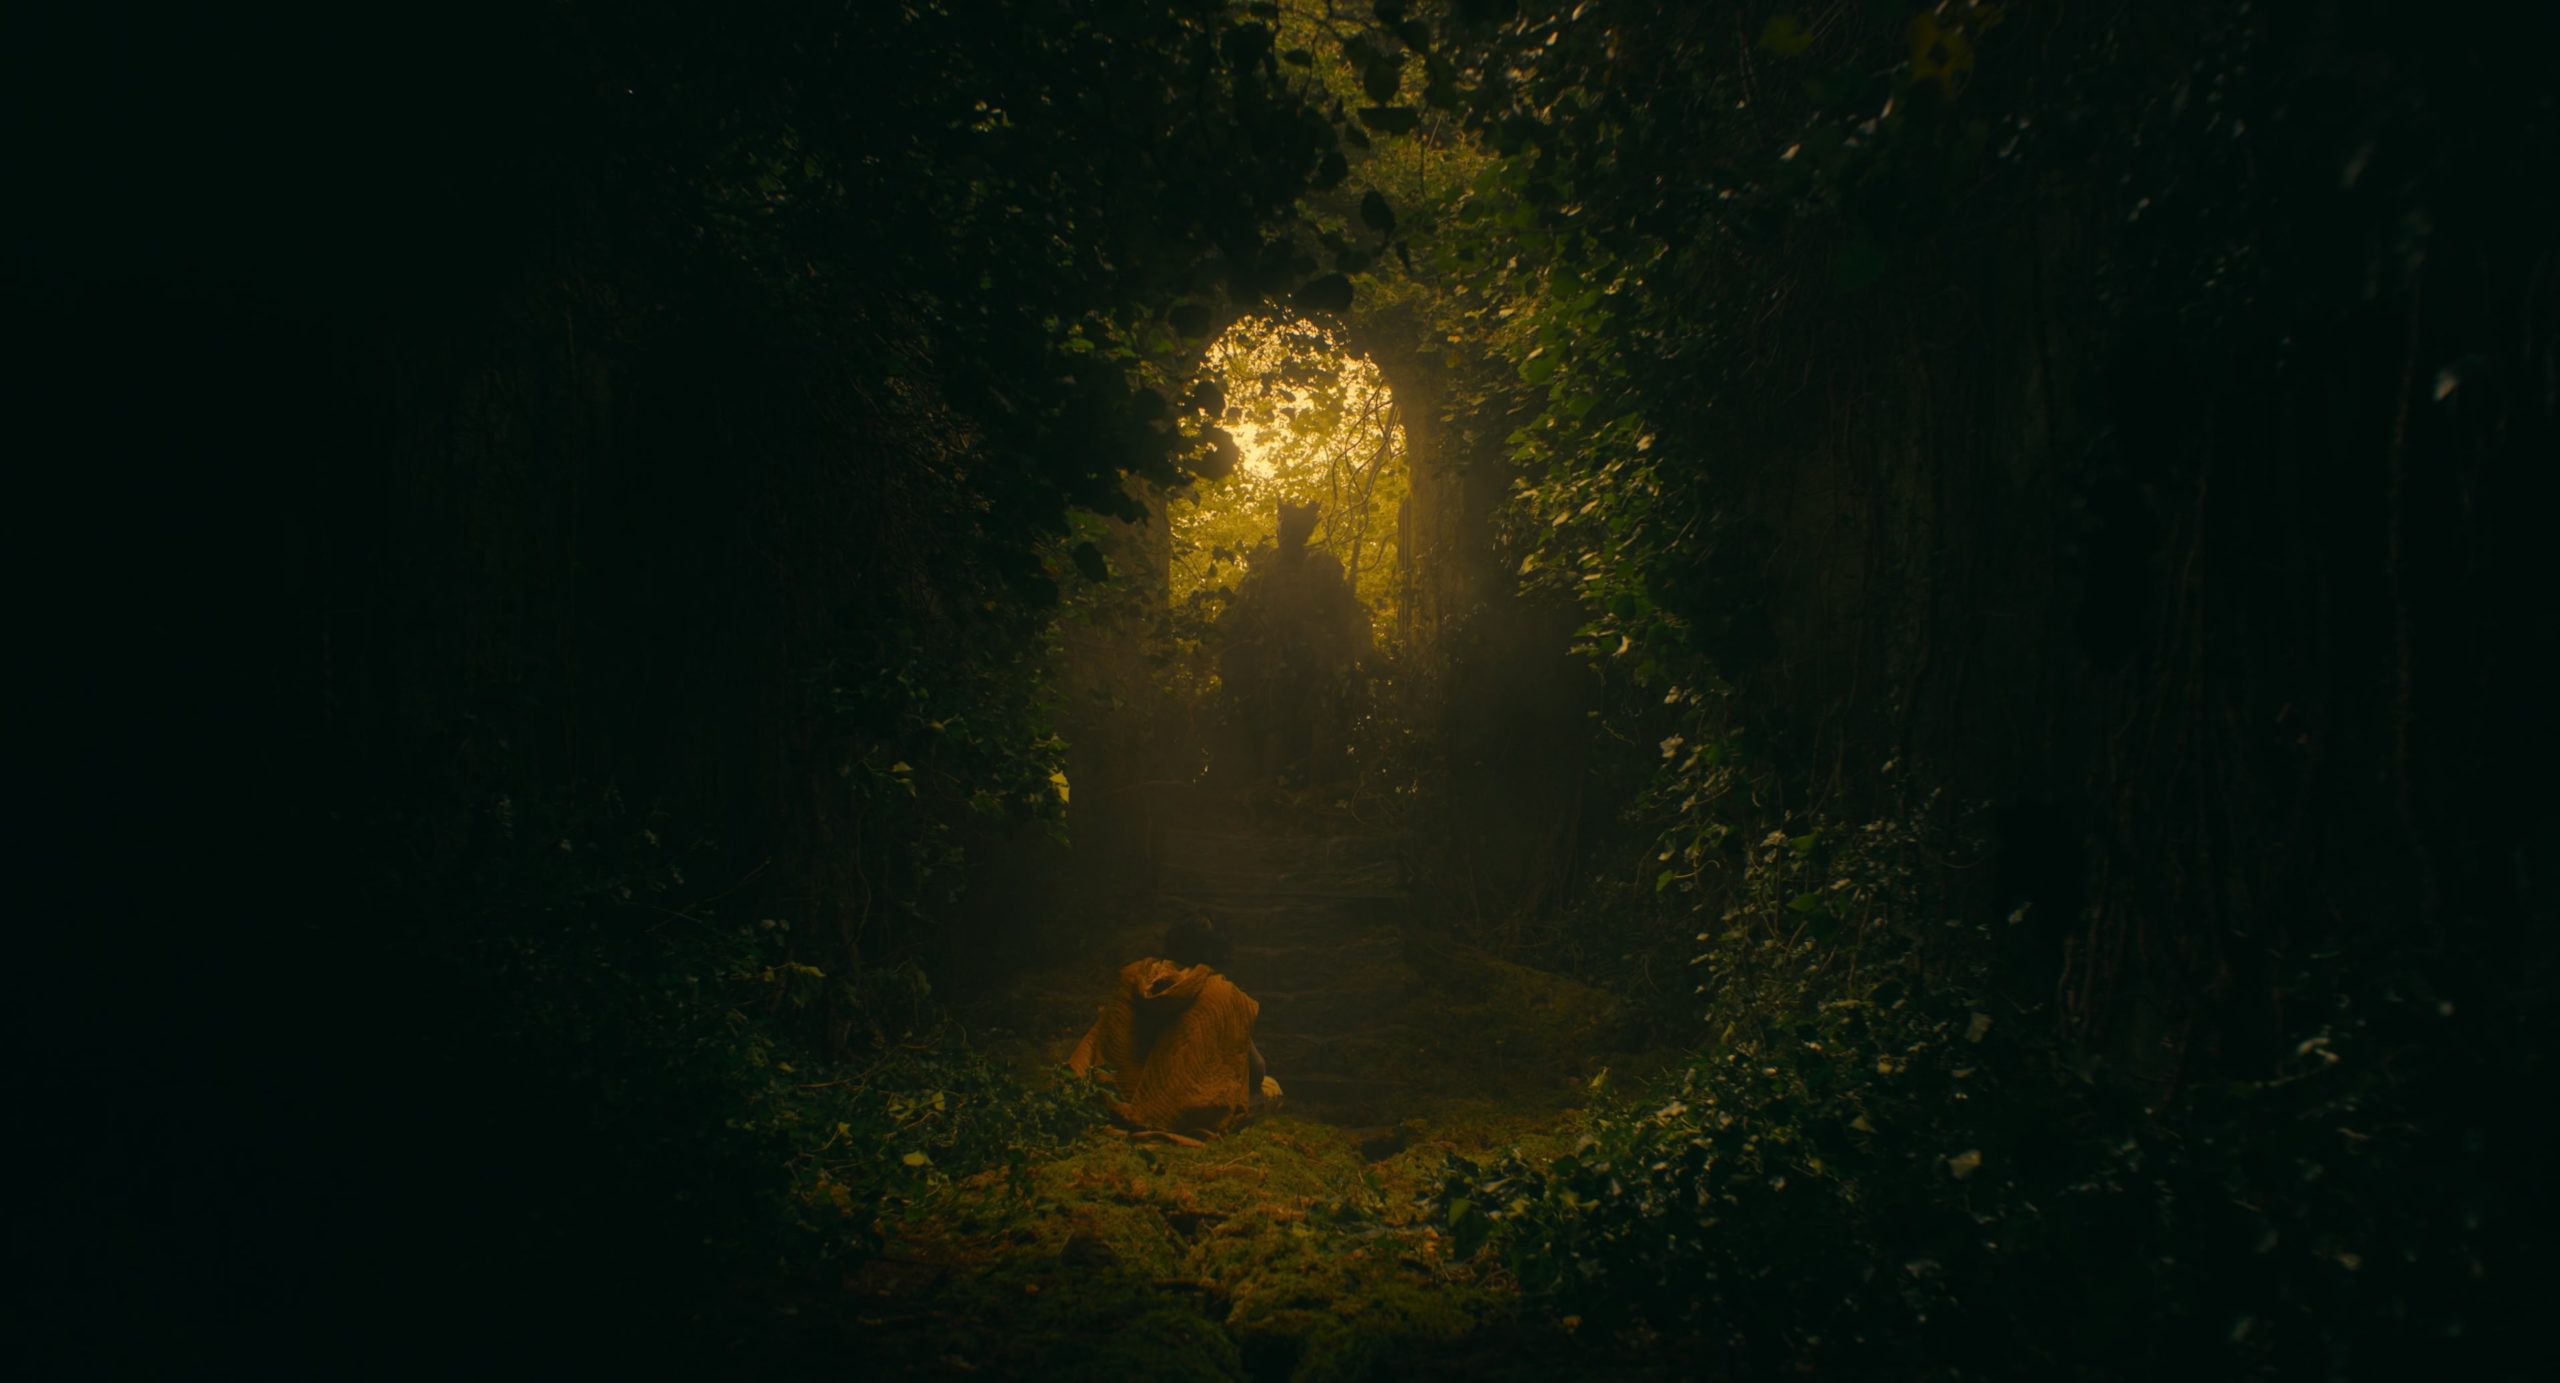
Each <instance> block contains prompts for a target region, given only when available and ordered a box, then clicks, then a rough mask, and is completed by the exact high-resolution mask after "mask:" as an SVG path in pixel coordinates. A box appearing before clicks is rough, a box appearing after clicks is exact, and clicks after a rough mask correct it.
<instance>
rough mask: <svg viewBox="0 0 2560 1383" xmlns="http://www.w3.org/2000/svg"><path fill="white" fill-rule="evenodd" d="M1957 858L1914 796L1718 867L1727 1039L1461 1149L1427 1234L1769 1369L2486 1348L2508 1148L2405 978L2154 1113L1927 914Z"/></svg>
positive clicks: (1704, 959) (1783, 835) (1999, 1370)
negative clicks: (2438, 1084) (2264, 1060)
mask: <svg viewBox="0 0 2560 1383" xmlns="http://www.w3.org/2000/svg"><path fill="white" fill-rule="evenodd" d="M1962 836H1963V833H1962V832H1960V831H1955V830H1953V829H1952V824H1951V823H1950V822H1949V821H1948V820H1947V819H1946V813H1945V812H1944V811H1943V810H1942V809H1940V808H1938V807H1936V806H1935V805H1933V804H1922V805H1921V806H1919V807H1918V808H1916V809H1914V810H1913V811H1911V812H1908V813H1905V814H1901V815H1897V816H1895V817H1889V818H1885V819H1881V820H1878V821H1874V822H1869V823H1866V824H1865V825H1863V826H1858V827H1855V828H1844V827H1843V826H1842V825H1840V824H1836V823H1828V822H1808V823H1804V824H1803V825H1802V826H1800V827H1799V828H1798V829H1797V830H1795V831H1792V832H1789V831H1785V830H1776V831H1772V832H1770V833H1769V834H1768V835H1767V836H1766V837H1764V838H1762V839H1760V840H1759V841H1757V842H1755V843H1753V844H1752V845H1751V846H1749V847H1748V848H1747V849H1737V850H1734V851H1730V852H1726V853H1727V858H1728V859H1729V860H1731V861H1732V862H1733V863H1735V864H1736V865H1738V872H1739V874H1740V878H1739V879H1738V880H1737V882H1736V883H1735V885H1734V887H1732V888H1731V889H1730V891H1729V892H1728V894H1727V896H1728V897H1729V898H1730V900H1731V901H1730V905H1729V906H1728V907H1727V908H1725V910H1724V911H1723V914H1722V917H1721V919H1720V920H1719V922H1718V923H1716V924H1715V925H1713V926H1711V927H1710V929H1709V930H1708V931H1706V932H1703V933H1701V934H1700V936H1699V938H1698V939H1699V941H1700V942H1701V943H1702V951H1701V954H1699V955H1698V957H1697V966H1698V972H1699V974H1700V975H1701V977H1702V979H1703V980H1704V984H1703V985H1702V986H1701V990H1702V993H1703V994H1704V995H1705V996H1706V998H1705V1003H1706V1012H1707V1018H1708V1023H1709V1025H1710V1031H1711V1032H1713V1033H1715V1034H1716V1035H1715V1037H1714V1040H1712V1041H1711V1042H1710V1043H1709V1044H1708V1045H1707V1046H1706V1047H1705V1049H1704V1050H1703V1051H1702V1052H1701V1053H1700V1054H1699V1055H1698V1056H1697V1058H1696V1059H1695V1060H1693V1061H1692V1062H1691V1063H1690V1064H1689V1065H1688V1066H1687V1068H1686V1069H1685V1070H1683V1071H1681V1072H1679V1073H1678V1074H1677V1075H1676V1076H1674V1077H1672V1078H1669V1079H1667V1080H1665V1081H1662V1082H1660V1083H1657V1084H1656V1085H1654V1086H1653V1087H1651V1088H1649V1089H1646V1090H1644V1091H1642V1092H1641V1093H1640V1094H1639V1095H1637V1096H1636V1097H1635V1098H1633V1099H1631V1100H1629V1101H1627V1102H1624V1103H1621V1104H1619V1105H1617V1106H1616V1107H1614V1108H1612V1109H1610V1110H1608V1111H1607V1112H1605V1113H1596V1114H1594V1115H1593V1116H1592V1117H1591V1118H1590V1120H1589V1123H1588V1132H1587V1134H1586V1135H1585V1136H1584V1137H1583V1138H1582V1139H1581V1140H1580V1142H1579V1144H1578V1145H1577V1146H1576V1147H1574V1148H1573V1149H1572V1150H1571V1151H1569V1152H1565V1153H1562V1154H1561V1155H1558V1154H1556V1153H1553V1152H1551V1151H1549V1152H1513V1153H1510V1154H1506V1155H1503V1156H1501V1157H1498V1158H1495V1159H1493V1160H1491V1161H1490V1162H1486V1163H1481V1164H1480V1163H1478V1162H1477V1161H1475V1160H1472V1159H1464V1158H1453V1159H1452V1160H1451V1161H1450V1163H1449V1166H1448V1170H1447V1173H1446V1177H1445V1179H1444V1181H1443V1183H1442V1184H1441V1185H1440V1186H1439V1187H1438V1188H1437V1189H1436V1190H1435V1191H1434V1192H1433V1193H1432V1195H1431V1196H1430V1197H1428V1198H1427V1200H1426V1208H1427V1210H1428V1212H1429V1213H1431V1214H1433V1215H1435V1216H1437V1217H1439V1218H1440V1220H1441V1221H1442V1222H1443V1223H1444V1224H1446V1225H1447V1227H1448V1229H1449V1231H1450V1233H1451V1235H1452V1236H1453V1239H1454V1240H1455V1241H1456V1244H1457V1247H1458V1248H1459V1250H1460V1251H1461V1252H1462V1253H1463V1252H1469V1251H1472V1250H1474V1249H1476V1248H1478V1247H1483V1248H1485V1249H1487V1250H1488V1251H1490V1252H1492V1253H1493V1254H1495V1255H1497V1256H1498V1258H1499V1259H1500V1261H1501V1262H1502V1263H1504V1264H1505V1265H1506V1266H1507V1268H1508V1269H1509V1270H1510V1271H1511V1272H1513V1273H1514V1274H1516V1275H1517V1276H1518V1278H1519V1280H1520V1282H1521V1284H1522V1286H1523V1288H1524V1289H1525V1290H1527V1291H1528V1292H1530V1293H1531V1294H1532V1295H1533V1296H1536V1297H1538V1298H1540V1299H1541V1300H1542V1301H1543V1302H1544V1303H1545V1306H1546V1309H1548V1310H1551V1311H1555V1312H1561V1313H1567V1314H1571V1315H1574V1316H1578V1317H1580V1318H1583V1319H1585V1320H1587V1321H1590V1322H1593V1323H1597V1324H1602V1325H1606V1326H1609V1327H1612V1328H1618V1329H1623V1328H1627V1327H1631V1326H1642V1327H1645V1328H1648V1329H1652V1330H1656V1331H1661V1332H1664V1333H1667V1334H1672V1335H1675V1336H1681V1337H1687V1338H1690V1339H1693V1340H1694V1341H1695V1342H1696V1344H1697V1346H1698V1347H1699V1348H1701V1349H1704V1350H1707V1351H1710V1352H1711V1353H1712V1354H1713V1355H1714V1356H1716V1357H1720V1358H1721V1359H1723V1360H1724V1361H1725V1362H1726V1363H1727V1364H1728V1365H1729V1366H1731V1367H1734V1368H1738V1369H1741V1370H1743V1371H1746V1372H1753V1373H1758V1372H1778V1371H1783V1370H1786V1369H1790V1368H1793V1369H1813V1370H1815V1371H1829V1370H1838V1369H1848V1370H1853V1371H1856V1370H1885V1371H1889V1372H1892V1373H1894V1374H1896V1375H1897V1376H1904V1377H1915V1378H1917V1377H1926V1378H1940V1377H1945V1378H1953V1377H1979V1376H1996V1377H2022V1378H2023V1377H2051V1376H2055V1375H2056V1374H2057V1373H2066V1374H2070V1375H2073V1376H2089V1377H2098V1376H2121V1375H2122V1374H2124V1373H2127V1372H2132V1373H2142V1374H2166V1373H2169V1372H2173V1371H2195V1372H2202V1373H2206V1374H2210V1375H2213V1376H2237V1375H2247V1376H2260V1375H2264V1376H2297V1375H2302V1374H2311V1373H2319V1374H2335V1373H2339V1372H2343V1371H2346V1370H2348V1369H2351V1368H2352V1369H2354V1370H2356V1371H2359V1372H2361V1371H2364V1370H2366V1369H2371V1368H2376V1367H2380V1368H2385V1369H2388V1368H2393V1367H2403V1366H2413V1365H2414V1364H2415V1363H2416V1362H2417V1361H2419V1360H2426V1359H2434V1360H2437V1361H2443V1360H2446V1359H2450V1358H2453V1357H2457V1355H2458V1356H2459V1357H2463V1358H2469V1359H2477V1360H2480V1361H2483V1362H2488V1361H2492V1360H2495V1359H2496V1358H2497V1355H2496V1354H2495V1353H2494V1350H2495V1348H2496V1346H2495V1345H2493V1344H2488V1343H2486V1342H2484V1341H2482V1340H2481V1339H2479V1338H2478V1336H2479V1332H2480V1330H2481V1328H2482V1327H2483V1326H2484V1325H2485V1324H2487V1323H2489V1322H2490V1321H2491V1320H2492V1319H2493V1318H2494V1316H2495V1314H2496V1313H2497V1311H2498V1309H2499V1301H2500V1297H2499V1293H2498V1292H2497V1291H2496V1290H2484V1289H2483V1288H2482V1287H2481V1285H2480V1281H2479V1279H2480V1273H2481V1269H2482V1265H2483V1264H2484V1263H2485V1262H2488V1261H2490V1260H2491V1259H2492V1258H2493V1257H2494V1256H2495V1253H2496V1250H2495V1249H2494V1248H2493V1247H2492V1243H2493V1235H2494V1231H2493V1230H2492V1228H2491V1226H2492V1225H2493V1224H2494V1220H2495V1217H2496V1216H2497V1215H2498V1214H2499V1213H2500V1212H2499V1209H2498V1207H2499V1206H2500V1204H2501V1203H2502V1201H2503V1199H2504V1197H2505V1195H2506V1194H2507V1193H2506V1192H2504V1191H2502V1190H2500V1189H2498V1187H2497V1180H2498V1178H2499V1177H2500V1175H2501V1171H2500V1168H2501V1165H2502V1164H2503V1163H2504V1161H2505V1159H2506V1158H2508V1157H2511V1156H2513V1155H2514V1154H2515V1153H2516V1152H2517V1151H2519V1150H2517V1149H2513V1148H2508V1149H2504V1150H2500V1149H2495V1148H2489V1147H2484V1146H2483V1144H2482V1143H2481V1141H2480V1135H2479V1133H2478V1131H2477V1129H2476V1128H2473V1129H2469V1130H2465V1129H2464V1127H2463V1126H2464V1125H2465V1124H2466V1123H2467V1122H2469V1120H2467V1119H2466V1117H2465V1116H2464V1115H2463V1114H2462V1113H2461V1112H2460V1111H2461V1109H2462V1104H2463V1100H2462V1097H2448V1096H2447V1095H2446V1092H2443V1091H2441V1090H2430V1089H2427V1088H2426V1084H2425V1083H2426V1082H2427V1081H2428V1080H2429V1079H2430V1078H2429V1077H2423V1076H2419V1075H2418V1074H2417V1073H2416V1072H2415V1071H2414V1070H2410V1069H2405V1068H2401V1063H2404V1062H2407V1061H2409V1060H2411V1059H2412V1058H2411V1056H2410V1053H2411V1051H2412V1050H2413V1047H2412V1045H2411V1044H2413V1043H2416V1042H2419V1041H2426V1042H2432V1043H2443V1042H2445V1041H2447V1040H2448V1039H2449V1038H2450V1037H2451V1035H2452V1034H2451V1030H2450V1027H2449V1023H2450V1017H2451V1015H2450V1013H2449V1012H2447V1011H2443V1010H2441V1009H2439V1008H2437V1007H2436V1006H2432V1005H2429V1004H2428V1003H2426V1002H2425V1001H2424V1000H2423V999H2422V998H2421V997H2420V996H2418V995H2416V994H2412V993H2410V992H2408V990H2407V988H2406V985H2407V982H2406V981H2405V980H2402V981H2397V982H2395V983H2394V984H2393V985H2392V986H2389V987H2386V988H2384V989H2382V990H2380V991H2378V992H2372V993H2368V994H2366V995H2364V996H2362V997H2361V998H2360V999H2359V1000H2358V1001H2357V1002H2354V1003H2349V1002H2347V1001H2345V1000H2343V999H2342V1000H2339V1001H2337V1003H2338V1007H2337V1009H2336V1010H2335V1018H2334V1019H2333V1020H2332V1021H2328V1022H2323V1023H2322V1024H2321V1025H2320V1026H2319V1028H2318V1030H2317V1031H2315V1032H2313V1033H2312V1034H2311V1035H2309V1036H2308V1037H2306V1038H2305V1039H2304V1040H2303V1041H2302V1042H2301V1043H2300V1045H2299V1046H2298V1047H2297V1048H2296V1050H2295V1052H2294V1055H2293V1057H2292V1059H2291V1060H2290V1061H2289V1062H2288V1063H2286V1065H2285V1067H2284V1069H2283V1070H2282V1071H2280V1072H2278V1073H2277V1074H2275V1075H2274V1076H2272V1077H2270V1078H2267V1079H2263V1080H2256V1081H2221V1082H2213V1083H2205V1084H2199V1085H2197V1086H2195V1087H2193V1088H2189V1089H2186V1090H2182V1091H2178V1092H2175V1094H2174V1096H2172V1097H2171V1099H2172V1106H2173V1107H2169V1108H2149V1107H2146V1101H2145V1099H2144V1098H2140V1097H2138V1096H2137V1093H2136V1089H2135V1087H2134V1086H2133V1085H2132V1084H2131V1083H2130V1082H2128V1081H2127V1080H2126V1079H2125V1078H2124V1077H2123V1076H2121V1075H2119V1074H2117V1073H2114V1072H2111V1071H2109V1070H2107V1069H2105V1067H2104V1065H2103V1063H2102V1062H2100V1061H2099V1060H2098V1059H2097V1058H2096V1057H2095V1056H2093V1055H2092V1054H2091V1053H2089V1052H2087V1051H2084V1050H2081V1049H2078V1048H2075V1047H2073V1046H2070V1045H2068V1044H2066V1043H2063V1042H2060V1041H2058V1040H2056V1039H2055V1038H2054V1037H2052V1036H2051V1035H2050V1032H2051V1029H2050V1024H2049V1021H2048V1020H2045V1019H2043V1018H2042V1016H2041V1015H2040V1012H2039V1010H2038V1009H2037V1008H2036V1007H2033V1006H2023V1007H2022V1006H2020V1005H2017V1004H2016V1003H2014V1002H2013V1001H2011V1000H2008V999H2006V998H2003V997H2001V995H2000V994H1999V992H1998V990H1997V988H1996V986H1995V985H1994V984H1993V983H1992V972H1991V970H1990V969H1989V967H1988V966H1987V964H1986V960H1987V958H1988V956H1989V955H1990V954H1991V951H1990V948H1989V946H1988V944H1987V943H1988V942H1989V941H1990V940H1991V938H1990V936H1989V932H1990V930H1991V929H1990V928H1988V927H1986V926H1983V925H1980V924H1964V923H1960V922H1957V921H1950V920H1946V919H1943V918H1941V917H1938V916H1935V915H1933V914H1932V912H1931V911H1930V908H1929V902H1930V900H1931V899H1932V898H1934V897H1938V896H1943V894H1944V885H1943V871H1944V870H1945V869H1946V868H1948V867H1950V866H1961V865H1962V863H1963V857H1964V854H1965V846H1964V844H1963V839H1962ZM2011 925H2015V919H2013V920H2012V923H2011ZM2337 1020H2343V1021H2337ZM2395 1068H2400V1069H2395ZM2446 1074H2450V1073H2449V1072H2444V1071H2438V1072H2437V1073H2436V1077H2435V1078H2441V1077H2442V1076H2444V1075H2446ZM2154 1098H2155V1099H2156V1098H2157V1097H2154ZM2475 1117H2476V1116H2475ZM2384 1207H2389V1208H2388V1209H2387V1210H2386V1209H2384ZM2470 1351H2478V1352H2476V1353H2475V1352H2470Z"/></svg>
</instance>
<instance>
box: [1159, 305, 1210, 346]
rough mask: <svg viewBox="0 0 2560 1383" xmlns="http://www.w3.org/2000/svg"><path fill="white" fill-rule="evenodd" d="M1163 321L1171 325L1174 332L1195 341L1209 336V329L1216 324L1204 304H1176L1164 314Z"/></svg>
mask: <svg viewBox="0 0 2560 1383" xmlns="http://www.w3.org/2000/svg"><path fill="white" fill-rule="evenodd" d="M1165 320H1166V321H1169V322H1171V323H1173V329H1174V330H1175V331H1178V332H1181V333H1182V334H1183V335H1185V336H1188V337H1191V338H1192V339H1194V340H1197V339H1199V338H1200V337H1203V336H1206V335H1208V334H1209V328H1210V327H1211V326H1212V325H1214V324H1215V323H1216V321H1217V317H1216V316H1215V315H1214V314H1212V313H1211V312H1210V311H1209V309H1208V307H1207V306H1206V305H1204V304H1201V303H1176V304H1174V307H1173V310H1172V311H1170V312H1167V313H1166V314H1165Z"/></svg>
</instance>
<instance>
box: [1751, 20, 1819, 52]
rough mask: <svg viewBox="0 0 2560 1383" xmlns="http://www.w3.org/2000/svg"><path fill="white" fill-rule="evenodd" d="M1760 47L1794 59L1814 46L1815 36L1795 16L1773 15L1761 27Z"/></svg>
mask: <svg viewBox="0 0 2560 1383" xmlns="http://www.w3.org/2000/svg"><path fill="white" fill-rule="evenodd" d="M1760 46H1761V47H1762V48H1764V49H1767V50H1768V51H1770V52H1772V53H1775V54H1777V55H1778V56H1779V57H1782V58H1792V57H1794V56H1795V55H1796V54H1798V53H1801V52H1803V51H1804V50H1805V49H1807V48H1810V47H1812V46H1813V34H1812V33H1811V31H1809V30H1807V29H1806V28H1805V27H1804V21H1803V20H1801V19H1798V18H1796V17H1795V16H1794V15H1791V14H1773V15H1771V16H1769V22H1768V23H1767V24H1764V25H1762V26H1761V27H1760Z"/></svg>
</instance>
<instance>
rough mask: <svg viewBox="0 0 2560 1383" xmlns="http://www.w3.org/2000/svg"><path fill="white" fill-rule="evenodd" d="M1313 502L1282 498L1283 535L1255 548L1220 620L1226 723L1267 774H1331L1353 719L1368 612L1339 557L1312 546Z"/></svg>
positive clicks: (1323, 777)
mask: <svg viewBox="0 0 2560 1383" xmlns="http://www.w3.org/2000/svg"><path fill="white" fill-rule="evenodd" d="M1317 512H1318V510H1317V507H1316V506H1315V505H1313V504H1282V505H1281V506H1280V531H1279V536H1278V540H1277V541H1276V542H1274V543H1269V544H1266V545H1264V546H1263V547H1262V548H1260V549H1258V550H1256V551H1255V552H1254V554H1253V560H1252V562H1251V564H1250V565H1249V566H1248V567H1247V568H1246V571H1245V574H1244V579H1243V580H1242V581H1240V582H1238V583H1237V585H1236V593H1235V598H1234V599H1233V600H1232V601H1230V602H1229V603H1228V605H1227V609H1226V612H1225V613H1224V614H1223V615H1221V616H1220V617H1219V619H1218V641H1219V658H1218V680H1219V682H1220V683H1221V684H1222V685H1223V686H1224V688H1225V695H1226V701H1227V713H1228V717H1229V719H1230V721H1231V722H1232V723H1233V724H1234V725H1235V726H1236V728H1237V729H1238V730H1240V731H1241V732H1243V734H1244V735H1245V736H1246V737H1247V743H1249V744H1251V745H1253V746H1254V748H1255V751H1256V752H1255V754H1254V765H1253V767H1254V770H1255V771H1256V772H1257V773H1258V774H1259V775H1260V776H1261V777H1263V778H1266V779H1269V780H1272V781H1275V782H1280V781H1286V782H1295V783H1300V784H1309V783H1322V782H1326V781H1329V780H1330V779H1331V778H1332V777H1333V776H1334V773H1335V770H1336V767H1337V763H1336V761H1337V760H1338V758H1339V755H1340V748H1341V744H1342V741H1343V737H1344V731H1345V729H1346V728H1347V727H1348V724H1349V722H1350V703H1351V682H1352V677H1353V672H1354V669H1355V667H1356V666H1357V664H1358V662H1359V660H1360V658H1361V656H1362V655H1363V654H1365V653H1366V652H1367V651H1368V647H1369V612H1368V610H1367V609H1366V608H1365V607H1363V606H1362V605H1361V604H1360V599H1359V597H1358V596H1357V595H1356V594H1354V593H1353V591H1352V589H1351V582H1350V581H1349V579H1348V578H1347V577H1345V575H1344V574H1343V570H1342V563H1341V562H1340V561H1339V560H1338V559H1336V558H1335V557H1334V555H1333V554H1332V553H1329V552H1322V551H1318V552H1309V551H1308V550H1307V539H1308V537H1309V535H1311V534H1313V533H1314V531H1315V526H1316V516H1317Z"/></svg>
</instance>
